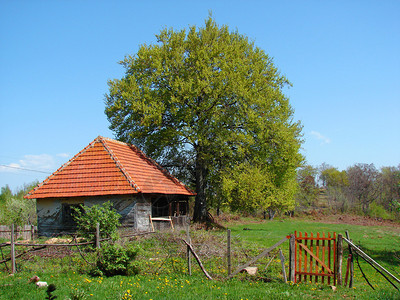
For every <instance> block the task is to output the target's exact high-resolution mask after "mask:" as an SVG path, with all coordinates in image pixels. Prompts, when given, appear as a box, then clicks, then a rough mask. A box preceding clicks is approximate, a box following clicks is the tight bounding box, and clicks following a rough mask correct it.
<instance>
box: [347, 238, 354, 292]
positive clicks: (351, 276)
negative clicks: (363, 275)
mask: <svg viewBox="0 0 400 300" xmlns="http://www.w3.org/2000/svg"><path fill="white" fill-rule="evenodd" d="M346 238H347V239H348V240H349V241H351V240H350V236H349V231H347V230H346ZM349 253H350V280H349V288H352V287H353V277H354V263H353V251H352V249H351V246H350V244H349Z"/></svg>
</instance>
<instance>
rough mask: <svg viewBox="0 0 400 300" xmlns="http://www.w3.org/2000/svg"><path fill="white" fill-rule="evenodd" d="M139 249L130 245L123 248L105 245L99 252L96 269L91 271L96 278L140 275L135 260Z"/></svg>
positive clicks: (115, 245) (116, 245)
mask: <svg viewBox="0 0 400 300" xmlns="http://www.w3.org/2000/svg"><path fill="white" fill-rule="evenodd" d="M138 250H139V249H138V248H137V247H133V245H129V246H128V247H122V246H121V245H118V244H104V245H103V247H102V248H101V249H99V250H98V259H97V263H96V268H95V269H93V270H91V274H92V275H96V276H103V275H104V276H115V275H134V274H137V273H138V270H137V268H136V266H135V265H134V259H135V257H136V256H137V254H138Z"/></svg>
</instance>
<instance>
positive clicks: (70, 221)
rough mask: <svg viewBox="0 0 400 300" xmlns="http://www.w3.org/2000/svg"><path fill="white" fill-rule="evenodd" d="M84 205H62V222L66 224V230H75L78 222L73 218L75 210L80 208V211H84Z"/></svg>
mask: <svg viewBox="0 0 400 300" xmlns="http://www.w3.org/2000/svg"><path fill="white" fill-rule="evenodd" d="M82 206H83V204H68V203H63V204H62V222H63V224H64V228H66V229H74V228H76V222H75V219H74V217H73V215H74V213H75V210H74V209H73V208H78V209H79V210H80V211H83V207H82Z"/></svg>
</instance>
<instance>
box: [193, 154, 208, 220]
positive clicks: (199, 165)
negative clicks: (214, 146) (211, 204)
mask: <svg viewBox="0 0 400 300" xmlns="http://www.w3.org/2000/svg"><path fill="white" fill-rule="evenodd" d="M200 156H201V154H199V153H198V154H197V155H196V193H197V194H196V198H195V202H194V212H193V221H195V222H206V221H208V213H207V200H206V193H205V189H206V181H205V177H206V168H205V166H204V160H203V159H202V158H201V157H200Z"/></svg>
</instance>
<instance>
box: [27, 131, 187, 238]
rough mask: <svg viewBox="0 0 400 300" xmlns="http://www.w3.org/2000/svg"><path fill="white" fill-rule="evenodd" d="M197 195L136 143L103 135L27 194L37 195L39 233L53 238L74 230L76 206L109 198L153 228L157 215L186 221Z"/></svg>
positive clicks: (136, 225) (133, 220)
mask: <svg viewBox="0 0 400 300" xmlns="http://www.w3.org/2000/svg"><path fill="white" fill-rule="evenodd" d="M193 195H195V193H194V192H193V191H191V190H190V189H189V188H187V187H186V186H185V185H184V184H182V183H181V182H180V181H179V180H177V179H176V178H174V177H173V176H172V175H170V174H169V173H168V172H167V171H166V170H165V169H163V168H162V167H161V166H160V165H158V164H157V163H156V162H155V161H153V160H152V159H150V158H148V157H147V156H146V155H145V154H144V153H143V152H142V151H140V150H139V149H138V148H137V147H135V146H133V145H129V144H126V143H123V142H119V141H116V140H113V139H109V138H104V137H101V136H99V137H97V138H96V139H95V140H94V141H92V142H91V143H90V144H89V145H88V146H87V147H85V148H84V149H83V150H82V151H80V152H79V153H78V154H76V155H75V156H74V157H73V158H72V159H70V160H69V161H68V162H67V163H65V164H64V165H62V166H61V167H60V168H59V169H58V170H57V171H55V172H54V173H53V174H52V175H50V176H49V177H48V178H47V179H45V180H44V181H43V182H42V183H40V184H39V185H38V186H37V187H35V188H34V189H33V190H32V191H30V192H29V193H28V194H27V195H26V196H25V198H27V199H36V201H37V218H38V232H39V234H40V235H47V236H49V235H53V234H57V233H61V232H70V231H71V230H73V229H74V227H75V223H74V219H73V217H72V212H73V209H72V208H73V207H80V206H82V205H85V206H86V205H87V206H92V205H94V204H102V203H105V202H107V201H111V202H112V204H113V208H114V209H115V210H116V211H117V212H118V213H119V214H120V215H121V218H120V221H121V225H122V226H129V227H132V228H133V229H135V230H138V231H148V230H151V228H152V227H151V225H153V224H151V220H152V218H155V219H158V220H160V219H162V217H167V218H169V217H170V218H171V219H172V220H173V222H175V223H178V224H179V223H180V224H182V223H183V221H182V220H183V219H186V216H187V214H188V200H189V197H191V196H193Z"/></svg>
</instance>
